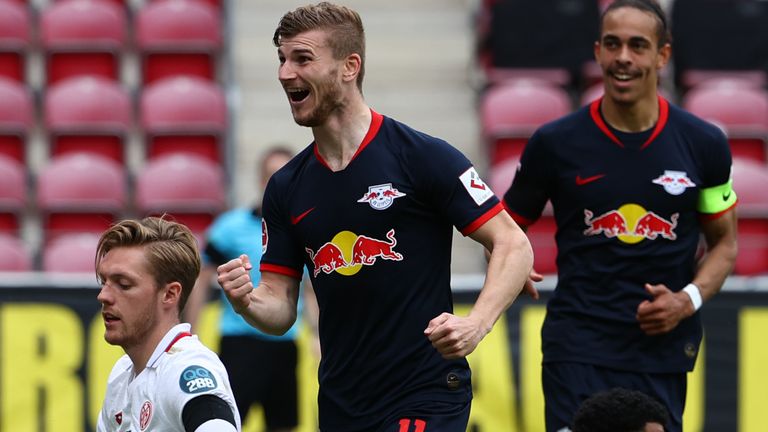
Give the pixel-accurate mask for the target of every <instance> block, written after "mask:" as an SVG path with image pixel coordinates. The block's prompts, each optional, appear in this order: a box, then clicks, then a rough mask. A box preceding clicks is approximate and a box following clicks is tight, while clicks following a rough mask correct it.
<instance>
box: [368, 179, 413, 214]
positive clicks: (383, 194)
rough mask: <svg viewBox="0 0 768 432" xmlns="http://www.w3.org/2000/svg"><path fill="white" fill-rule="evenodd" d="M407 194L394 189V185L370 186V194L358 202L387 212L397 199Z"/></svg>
mask: <svg viewBox="0 0 768 432" xmlns="http://www.w3.org/2000/svg"><path fill="white" fill-rule="evenodd" d="M404 196H405V194H404V193H402V192H400V191H398V190H397V189H395V188H393V187H392V183H386V184H380V185H375V186H368V192H366V193H364V194H363V197H362V198H360V199H359V200H357V202H359V203H368V204H369V205H370V206H371V208H373V209H375V210H385V209H387V208H389V207H390V206H391V205H392V203H393V202H394V201H395V198H400V197H404Z"/></svg>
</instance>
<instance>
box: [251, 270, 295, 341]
mask: <svg viewBox="0 0 768 432" xmlns="http://www.w3.org/2000/svg"><path fill="white" fill-rule="evenodd" d="M250 296H251V301H250V304H249V305H248V308H246V309H245V310H243V311H241V312H240V314H241V315H242V316H243V318H245V320H246V321H247V322H248V323H249V324H250V325H252V326H254V327H256V328H257V329H259V330H261V331H263V332H264V333H267V334H271V335H282V334H285V332H287V331H288V329H290V328H291V326H292V325H293V323H294V322H296V299H295V298H291V297H292V296H291V295H288V296H285V295H280V294H279V293H278V292H276V291H274V290H272V289H271V288H270V287H269V285H267V284H265V283H264V282H262V283H260V284H259V286H258V287H257V288H256V289H254V290H253V291H252V292H251V294H250Z"/></svg>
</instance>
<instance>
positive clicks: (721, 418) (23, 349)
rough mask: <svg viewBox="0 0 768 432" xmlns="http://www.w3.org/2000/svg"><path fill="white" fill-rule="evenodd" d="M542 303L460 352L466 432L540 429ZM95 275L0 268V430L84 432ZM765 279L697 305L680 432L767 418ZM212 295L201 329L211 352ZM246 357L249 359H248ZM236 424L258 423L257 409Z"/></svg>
mask: <svg viewBox="0 0 768 432" xmlns="http://www.w3.org/2000/svg"><path fill="white" fill-rule="evenodd" d="M481 283H482V278H479V277H464V278H462V277H457V278H455V280H454V285H455V288H456V304H457V307H456V309H457V313H458V314H464V313H466V312H467V311H468V310H469V308H470V305H471V303H472V302H473V301H474V299H475V298H476V295H477V289H478V288H479V286H480V284H481ZM551 286H552V281H551V280H548V281H545V283H544V284H542V285H541V288H542V297H543V298H542V300H539V301H538V302H533V301H531V300H530V299H528V298H527V297H521V298H520V299H518V301H517V302H515V304H514V305H513V306H512V308H510V310H509V311H508V313H507V314H506V315H505V316H504V317H503V318H502V320H501V321H500V322H499V323H498V324H497V325H496V327H495V328H494V330H493V331H492V332H491V333H490V334H489V335H488V336H487V337H486V339H485V340H484V341H483V343H481V345H480V347H479V348H478V350H477V351H476V352H475V353H473V354H472V355H471V356H470V358H469V360H470V363H471V364H472V368H473V383H474V387H475V401H474V404H473V407H472V418H471V427H470V430H471V431H473V432H503V431H510V432H513V431H526V432H533V431H543V415H542V413H543V397H542V395H541V389H540V384H539V374H540V360H541V354H540V350H539V347H540V338H539V328H540V325H541V321H542V319H543V316H544V304H545V300H546V298H547V297H548V295H549V291H547V289H548V288H551ZM96 293H97V291H96V289H95V282H94V278H93V277H92V276H91V277H86V278H71V279H64V278H62V277H55V276H50V275H49V276H46V277H43V278H41V277H40V276H34V277H29V278H22V277H17V278H11V277H6V276H4V275H0V432H40V431H45V432H80V431H93V430H95V419H96V417H97V413H98V410H99V408H100V406H101V400H102V397H103V393H104V386H105V382H106V377H107V374H108V373H109V370H110V369H111V367H112V365H113V364H114V361H115V360H116V359H117V358H118V357H119V356H120V355H122V351H121V350H120V349H119V348H115V347H111V346H109V345H107V344H106V343H105V342H104V340H103V331H104V327H103V323H102V321H101V316H100V314H99V305H98V303H97V302H96ZM767 293H768V279H765V278H762V279H736V278H734V279H730V280H729V282H728V285H727V287H726V290H724V292H723V293H721V294H720V295H719V296H717V297H716V298H715V299H714V300H713V301H711V302H709V303H707V304H706V306H705V307H704V309H703V312H704V324H705V333H706V336H705V345H704V347H703V350H702V353H703V356H700V357H699V361H698V363H697V365H696V371H694V373H692V374H691V376H690V379H689V383H690V385H689V393H688V408H687V410H686V414H685V424H686V428H685V429H686V432H688V431H712V432H715V431H717V432H721V431H740V432H752V431H754V432H757V431H763V430H765V424H768V410H766V409H765V407H766V406H768V391H766V389H768V370H766V368H765V367H764V365H765V364H768V344H766V343H765V341H766V336H765V335H766V334H768V294H767ZM217 310H218V308H217V304H216V303H212V304H211V306H210V307H209V308H208V310H207V311H206V315H205V320H204V323H203V324H202V325H201V331H200V337H201V339H203V340H204V341H205V342H206V343H208V344H209V345H211V346H212V347H213V348H216V341H217V334H216V328H215V325H213V323H214V322H215V315H216V313H217ZM300 352H301V356H302V360H301V364H300V366H299V369H300V382H301V383H302V395H301V399H302V408H301V417H302V424H301V427H300V428H299V430H298V431H299V432H310V431H314V430H316V421H315V420H314V419H315V418H316V412H315V411H316V408H315V406H314V405H315V395H316V391H317V384H316V380H315V371H316V367H317V366H316V365H317V359H315V358H314V357H312V355H311V349H310V348H309V344H308V343H307V340H306V334H305V335H304V338H303V339H302V342H301V347H300ZM255 361H258V360H257V359H255ZM254 414H255V416H253V420H252V421H249V422H248V423H247V424H246V425H244V428H243V430H244V431H246V432H250V431H256V430H259V429H258V428H260V427H261V417H260V413H259V411H258V409H256V410H255V411H254Z"/></svg>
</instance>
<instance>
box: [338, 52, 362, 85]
mask: <svg viewBox="0 0 768 432" xmlns="http://www.w3.org/2000/svg"><path fill="white" fill-rule="evenodd" d="M362 65H363V59H362V58H361V57H360V54H357V53H354V54H350V55H348V56H347V58H346V59H345V60H344V71H343V73H342V79H343V80H344V81H345V82H350V81H352V82H354V81H357V75H358V74H359V73H360V68H361V67H362Z"/></svg>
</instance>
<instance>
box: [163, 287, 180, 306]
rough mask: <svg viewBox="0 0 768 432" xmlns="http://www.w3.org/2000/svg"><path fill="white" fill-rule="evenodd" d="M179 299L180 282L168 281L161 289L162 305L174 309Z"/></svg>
mask: <svg viewBox="0 0 768 432" xmlns="http://www.w3.org/2000/svg"><path fill="white" fill-rule="evenodd" d="M180 300H181V284H180V283H179V282H169V283H167V284H166V285H165V288H164V289H163V297H162V303H163V306H169V307H171V308H173V309H176V307H177V305H178V304H179V301H180Z"/></svg>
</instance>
